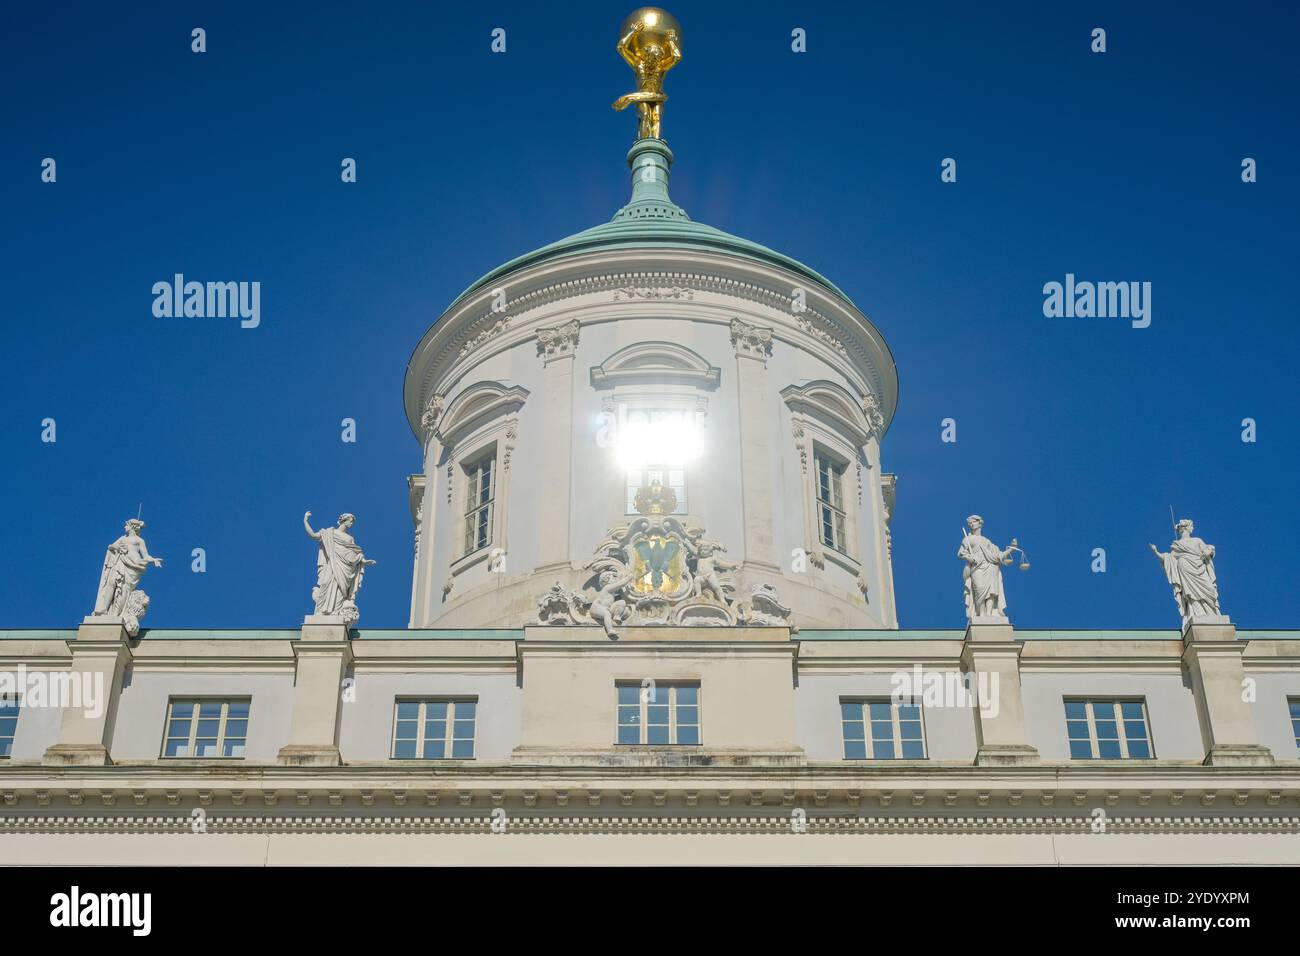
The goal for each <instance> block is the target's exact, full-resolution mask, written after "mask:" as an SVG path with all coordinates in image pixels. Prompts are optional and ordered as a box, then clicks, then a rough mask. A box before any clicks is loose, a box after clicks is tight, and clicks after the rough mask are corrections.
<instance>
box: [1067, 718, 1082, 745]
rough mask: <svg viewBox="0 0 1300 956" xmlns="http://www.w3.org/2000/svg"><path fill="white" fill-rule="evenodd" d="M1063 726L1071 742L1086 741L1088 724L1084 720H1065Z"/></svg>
mask: <svg viewBox="0 0 1300 956" xmlns="http://www.w3.org/2000/svg"><path fill="white" fill-rule="evenodd" d="M1065 726H1066V731H1067V733H1068V734H1069V736H1070V739H1071V740H1087V739H1088V722H1087V721H1086V720H1067V721H1066V722H1065Z"/></svg>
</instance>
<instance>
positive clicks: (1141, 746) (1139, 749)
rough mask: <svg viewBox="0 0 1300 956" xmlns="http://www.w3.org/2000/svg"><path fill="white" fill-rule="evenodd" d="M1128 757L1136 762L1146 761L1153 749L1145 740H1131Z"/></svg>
mask: <svg viewBox="0 0 1300 956" xmlns="http://www.w3.org/2000/svg"><path fill="white" fill-rule="evenodd" d="M1128 755H1129V756H1130V757H1132V758H1133V759H1134V760H1146V759H1148V758H1149V757H1150V756H1151V748H1150V746H1149V745H1148V744H1147V742H1146V741H1145V740H1130V741H1129V743H1128Z"/></svg>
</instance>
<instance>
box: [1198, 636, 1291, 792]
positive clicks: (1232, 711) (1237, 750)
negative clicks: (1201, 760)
mask: <svg viewBox="0 0 1300 956" xmlns="http://www.w3.org/2000/svg"><path fill="white" fill-rule="evenodd" d="M1245 649H1246V645H1245V644H1244V643H1243V642H1241V641H1238V640H1237V629H1236V628H1235V627H1233V626H1232V623H1231V622H1230V621H1229V620H1228V619H1227V618H1226V617H1223V616H1216V617H1199V618H1193V619H1192V620H1191V621H1190V622H1189V623H1188V624H1187V625H1186V626H1185V628H1184V629H1183V663H1184V665H1186V667H1187V673H1188V674H1189V675H1190V676H1191V679H1192V692H1193V693H1194V694H1195V695H1196V711H1197V715H1198V717H1199V718H1200V723H1201V738H1202V740H1204V742H1205V754H1206V756H1205V763H1206V764H1208V765H1210V766H1216V767H1261V766H1268V765H1270V764H1272V763H1273V754H1272V752H1271V751H1270V750H1269V749H1268V748H1267V747H1264V746H1262V745H1261V744H1260V742H1259V737H1258V734H1257V731H1256V727H1255V717H1254V714H1252V713H1251V707H1250V704H1249V703H1248V702H1247V701H1246V699H1245V671H1244V669H1243V667H1242V663H1241V655H1242V652H1243V651H1244V650H1245Z"/></svg>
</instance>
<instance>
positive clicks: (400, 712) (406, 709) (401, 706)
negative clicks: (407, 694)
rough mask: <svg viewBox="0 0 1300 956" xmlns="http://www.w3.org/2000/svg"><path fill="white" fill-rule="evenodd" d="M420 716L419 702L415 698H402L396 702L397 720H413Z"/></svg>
mask: <svg viewBox="0 0 1300 956" xmlns="http://www.w3.org/2000/svg"><path fill="white" fill-rule="evenodd" d="M419 716H420V702H419V701H416V700H402V701H398V703H397V719H398V720H415V719H416V718H417V717H419Z"/></svg>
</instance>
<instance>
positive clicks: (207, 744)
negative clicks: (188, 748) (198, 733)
mask: <svg viewBox="0 0 1300 956" xmlns="http://www.w3.org/2000/svg"><path fill="white" fill-rule="evenodd" d="M216 755H217V739H216V738H215V737H212V738H210V739H201V740H196V741H194V756H196V757H215V756H216Z"/></svg>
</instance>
